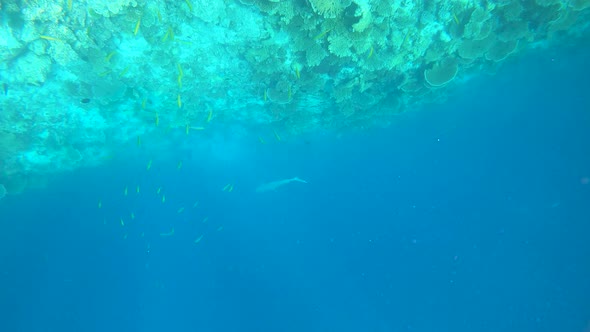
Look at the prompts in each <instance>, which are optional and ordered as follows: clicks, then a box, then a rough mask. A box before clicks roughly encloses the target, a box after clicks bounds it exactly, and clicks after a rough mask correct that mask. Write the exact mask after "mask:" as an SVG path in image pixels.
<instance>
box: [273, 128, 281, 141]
mask: <svg viewBox="0 0 590 332" xmlns="http://www.w3.org/2000/svg"><path fill="white" fill-rule="evenodd" d="M273 133H274V134H275V138H276V140H277V141H279V142H280V141H281V136H279V133H277V131H276V130H273Z"/></svg>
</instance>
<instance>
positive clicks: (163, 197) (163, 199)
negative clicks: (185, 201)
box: [162, 195, 166, 203]
mask: <svg viewBox="0 0 590 332" xmlns="http://www.w3.org/2000/svg"><path fill="white" fill-rule="evenodd" d="M162 203H166V195H162Z"/></svg>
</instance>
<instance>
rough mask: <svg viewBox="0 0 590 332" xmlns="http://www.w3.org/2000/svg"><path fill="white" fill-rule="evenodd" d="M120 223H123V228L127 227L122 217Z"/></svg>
mask: <svg viewBox="0 0 590 332" xmlns="http://www.w3.org/2000/svg"><path fill="white" fill-rule="evenodd" d="M119 222H120V223H121V226H123V227H124V226H125V222H124V221H123V218H122V217H121V218H119Z"/></svg>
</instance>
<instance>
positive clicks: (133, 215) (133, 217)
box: [131, 212, 135, 220]
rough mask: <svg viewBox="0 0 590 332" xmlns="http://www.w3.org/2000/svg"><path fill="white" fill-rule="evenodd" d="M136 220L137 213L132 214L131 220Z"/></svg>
mask: <svg viewBox="0 0 590 332" xmlns="http://www.w3.org/2000/svg"><path fill="white" fill-rule="evenodd" d="M133 219H135V213H133V212H131V220H133Z"/></svg>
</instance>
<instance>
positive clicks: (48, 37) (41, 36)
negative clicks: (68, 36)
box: [39, 35, 61, 41]
mask: <svg viewBox="0 0 590 332" xmlns="http://www.w3.org/2000/svg"><path fill="white" fill-rule="evenodd" d="M39 38H41V39H45V40H50V41H61V39H58V38H55V37H51V36H45V35H40V36H39Z"/></svg>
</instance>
